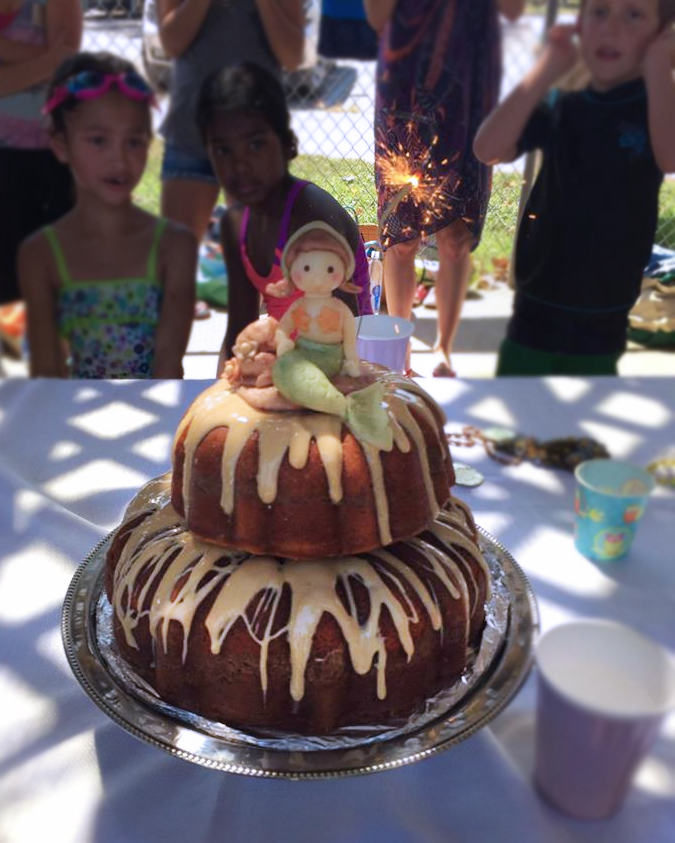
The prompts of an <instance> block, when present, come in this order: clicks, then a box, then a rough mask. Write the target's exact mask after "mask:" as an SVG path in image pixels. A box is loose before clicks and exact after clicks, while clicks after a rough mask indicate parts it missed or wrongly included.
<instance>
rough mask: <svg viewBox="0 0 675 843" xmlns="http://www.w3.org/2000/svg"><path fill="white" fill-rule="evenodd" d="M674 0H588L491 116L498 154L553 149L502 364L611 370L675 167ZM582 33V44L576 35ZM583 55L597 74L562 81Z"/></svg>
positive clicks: (520, 266) (481, 143) (520, 260)
mask: <svg viewBox="0 0 675 843" xmlns="http://www.w3.org/2000/svg"><path fill="white" fill-rule="evenodd" d="M674 17H675V0H582V4H581V10H580V13H579V17H578V20H577V22H576V24H575V25H572V26H560V25H559V26H554V27H553V28H552V29H551V30H550V32H549V34H548V39H547V42H546V45H545V46H544V49H543V52H542V54H541V56H540V57H539V60H538V61H537V63H536V64H535V66H534V67H533V69H532V70H531V71H530V72H529V73H528V75H527V76H526V77H525V78H524V79H523V80H522V81H521V83H520V84H519V85H518V86H517V87H516V88H515V89H514V90H513V91H512V93H511V94H510V95H509V96H508V97H507V98H506V99H505V100H504V101H503V102H502V103H501V105H499V106H498V107H497V109H495V111H493V112H492V113H491V114H490V116H489V117H488V118H487V119H486V120H485V121H484V123H483V124H482V126H481V128H480V129H479V131H478V134H477V135H476V139H475V143H474V152H475V154H476V156H477V157H478V158H479V159H480V160H482V161H484V162H485V163H488V164H496V163H499V162H505V161H513V160H514V159H515V158H517V157H518V156H519V155H522V154H523V153H524V152H527V151H530V150H533V149H541V150H542V153H543V161H542V166H541V169H540V171H539V174H538V176H537V178H536V180H535V184H534V186H533V188H532V192H531V194H530V197H529V199H528V202H527V205H526V207H525V210H524V213H523V217H522V222H521V224H520V228H519V231H518V235H517V241H516V251H515V278H516V295H515V299H514V309H513V315H512V317H511V320H510V322H509V326H508V329H507V337H506V339H505V340H504V342H503V343H502V346H501V348H500V353H499V361H498V367H497V374H498V375H553V374H561V375H611V374H616V373H617V363H618V360H619V358H620V357H621V354H622V353H623V351H624V349H625V345H626V332H627V328H628V314H629V311H630V310H631V308H632V307H633V305H634V303H635V301H636V299H637V297H638V295H639V293H640V287H641V283H642V275H643V269H644V267H645V266H646V265H647V263H648V262H649V258H650V254H651V250H652V245H653V240H654V234H655V231H656V224H657V219H658V196H659V189H660V186H661V182H662V180H663V174H664V173H668V172H673V171H675V84H674V83H673V61H674V59H675V30H673V26H672V20H673V18H674ZM577 36H578V42H579V44H578V46H577V43H576V38H577ZM579 55H580V56H581V58H582V59H583V61H584V63H585V65H586V68H587V70H588V73H589V75H590V85H589V86H588V87H587V88H586V89H585V90H581V91H568V92H561V91H558V90H555V89H553V90H550V91H549V89H550V88H551V86H553V85H554V83H555V82H556V81H558V80H559V79H561V77H562V76H564V75H565V74H566V73H567V72H568V71H569V70H570V69H571V68H572V67H573V65H575V63H576V62H577V59H578V57H579Z"/></svg>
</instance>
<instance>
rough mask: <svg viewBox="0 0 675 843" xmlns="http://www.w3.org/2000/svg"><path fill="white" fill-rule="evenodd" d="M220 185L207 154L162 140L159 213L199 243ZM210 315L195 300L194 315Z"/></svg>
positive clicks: (202, 304)
mask: <svg viewBox="0 0 675 843" xmlns="http://www.w3.org/2000/svg"><path fill="white" fill-rule="evenodd" d="M219 192H220V187H219V185H218V181H217V179H216V175H215V173H214V171H213V167H212V166H211V162H210V161H209V159H208V158H198V157H194V156H192V155H189V154H187V153H184V152H181V150H179V149H177V148H176V147H174V146H172V145H171V144H166V145H165V147H164V158H163V160H162V193H161V198H160V207H161V214H162V216H164V217H167V219H170V220H174V221H175V222H179V223H182V224H183V225H186V226H187V227H188V228H189V229H191V230H192V232H193V233H194V235H195V237H196V238H197V242H198V243H201V242H202V240H203V239H204V235H205V234H206V231H207V229H208V225H209V220H210V219H211V214H212V213H213V209H214V207H215V205H216V202H217V201H218V193H219ZM209 315H210V311H209V308H208V305H207V304H206V303H205V302H203V301H197V303H196V304H195V318H196V319H203V318H205V317H207V316H209Z"/></svg>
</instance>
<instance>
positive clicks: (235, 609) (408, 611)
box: [112, 475, 485, 701]
mask: <svg viewBox="0 0 675 843" xmlns="http://www.w3.org/2000/svg"><path fill="white" fill-rule="evenodd" d="M446 511H447V517H445V516H444V518H443V519H442V521H438V522H435V523H434V524H433V525H432V526H431V527H430V528H429V529H430V530H432V531H433V532H437V534H438V535H439V537H441V538H442V540H443V541H444V542H445V543H447V550H446V552H445V553H443V552H441V551H439V550H438V549H437V548H436V547H434V546H433V545H432V544H430V543H429V542H426V541H424V540H423V539H421V538H416V539H414V540H413V545H414V547H415V549H416V551H417V552H418V554H420V555H421V556H422V557H423V559H424V564H425V565H426V566H427V568H428V569H429V570H430V571H432V572H433V574H435V576H436V577H437V578H438V581H440V583H441V584H442V586H443V587H444V588H445V589H446V591H447V593H448V594H450V595H451V597H452V598H453V600H456V601H460V602H461V603H463V604H464V606H465V607H466V614H467V615H468V608H469V607H468V603H469V594H468V589H467V586H466V583H465V572H464V568H465V563H464V562H463V560H462V559H461V555H460V553H458V552H457V550H456V549H455V548H456V547H457V548H461V549H462V550H463V551H465V552H467V553H469V554H470V555H471V557H472V559H473V560H475V562H476V563H477V564H478V565H481V566H483V567H484V565H485V563H484V561H483V559H482V556H481V553H480V551H479V549H478V547H477V546H476V544H475V542H473V541H472V540H471V538H470V535H471V530H470V528H468V527H467V524H466V515H467V513H468V510H466V507H464V506H463V504H461V503H460V502H459V501H457V500H456V499H454V498H453V499H452V500H451V503H450V505H449V507H448V509H447V510H446ZM144 513H147V517H146V518H145V519H144V520H143V521H142V522H141V523H140V525H139V526H138V527H136V528H135V529H134V530H133V531H132V532H131V535H130V536H129V539H128V540H127V542H126V545H125V546H124V550H123V551H122V554H121V556H120V558H119V561H118V564H117V567H116V570H115V574H114V585H113V594H112V604H113V607H114V610H115V613H116V615H117V618H118V620H119V623H120V625H121V628H122V630H123V632H124V636H125V638H126V642H127V644H128V645H129V646H130V647H133V648H137V646H138V645H137V643H136V639H135V636H134V632H135V629H136V627H137V625H138V624H139V622H140V620H141V618H142V617H143V616H147V618H148V621H149V626H150V630H151V634H152V635H153V638H154V641H155V646H156V647H159V646H161V647H162V648H163V650H164V651H165V652H166V650H167V641H168V633H169V626H170V624H171V622H172V621H177V622H178V623H179V624H180V626H181V628H182V631H183V661H184V660H185V658H186V654H187V646H188V640H189V636H190V630H191V627H192V624H193V621H194V617H195V613H196V611H197V609H198V607H199V605H200V603H201V602H202V601H203V600H205V599H206V598H207V597H208V595H209V594H211V592H213V590H214V589H215V590H216V593H217V596H216V598H215V601H214V603H213V605H212V607H211V608H210V610H209V612H208V615H207V616H206V620H205V626H206V629H207V632H208V634H209V637H210V642H211V652H212V653H214V654H218V653H219V652H220V651H221V648H222V647H223V644H224V642H225V640H226V638H227V634H228V632H229V630H230V629H231V628H232V627H233V625H234V624H235V623H236V621H237V620H239V619H242V620H243V621H244V623H245V625H246V628H247V630H248V633H249V635H250V636H251V638H252V639H253V640H255V641H256V642H257V643H258V645H259V646H260V679H261V684H262V690H263V693H265V692H266V689H267V654H268V649H269V646H270V643H271V641H272V640H273V639H274V638H275V637H276V636H287V638H288V642H289V647H290V659H291V679H290V693H291V696H292V698H293V699H294V700H296V701H299V700H301V699H302V697H303V695H304V690H305V688H304V683H305V669H306V667H307V663H308V660H309V657H310V652H311V648H312V641H313V637H314V633H315V631H316V629H317V626H318V624H319V621H320V620H321V616H322V615H323V613H324V612H327V613H328V614H330V615H332V617H333V618H334V619H335V620H336V622H337V623H338V625H339V627H340V629H341V631H342V635H343V637H344V639H345V641H346V643H347V646H348V649H349V654H350V657H351V662H352V665H353V667H354V670H355V671H356V672H357V673H358V674H365V673H367V672H368V671H369V670H370V669H371V667H372V666H373V664H375V666H376V668H377V694H378V697H379V698H380V699H384V698H385V697H386V695H387V688H386V682H385V670H386V660H387V653H386V649H385V646H384V641H383V639H382V638H381V636H380V633H379V623H380V616H381V613H382V611H383V610H384V609H385V608H386V609H387V610H388V611H389V614H390V616H391V618H392V620H393V623H394V626H395V628H396V632H397V635H398V638H399V641H400V643H401V646H402V647H403V649H404V652H405V653H406V654H407V656H408V660H410V659H411V658H412V656H413V654H414V643H413V639H412V635H411V626H412V625H414V624H415V623H416V622H417V621H418V619H419V617H418V613H417V610H416V608H415V606H414V605H413V603H412V601H411V600H410V598H409V596H408V594H409V592H410V591H412V592H414V593H415V594H416V595H417V596H418V598H419V600H420V601H421V604H422V605H423V606H424V609H425V611H426V612H427V614H428V616H429V619H430V621H431V624H432V626H433V628H434V629H435V630H437V631H439V632H440V633H441V634H442V633H443V619H442V616H441V612H440V610H439V603H438V601H437V599H436V597H435V595H434V593H432V590H431V589H430V588H429V587H428V586H427V585H426V584H425V583H423V582H422V580H421V579H420V577H418V575H417V574H416V573H415V572H414V571H413V570H412V568H411V567H410V565H408V564H406V563H405V562H403V561H402V560H400V559H399V558H397V557H396V556H395V555H394V554H393V552H392V551H391V550H388V549H387V548H381V549H379V550H376V551H373V552H370V553H368V554H367V555H364V556H346V557H334V558H328V559H322V560H321V564H320V565H318V564H316V561H317V560H300V561H296V560H280V559H277V558H274V557H270V556H249V555H246V554H241V553H239V554H232V553H228V552H227V551H226V550H224V549H223V548H221V547H218V546H216V545H212V544H209V543H206V542H203V541H200V540H198V539H195V538H194V537H193V536H192V534H191V533H190V532H189V531H188V530H187V529H186V528H185V525H184V522H183V521H182V519H181V518H180V516H179V515H178V514H177V513H176V511H175V510H174V509H173V507H172V506H171V503H170V477H169V475H164V477H162V478H158V479H157V480H155V481H153V482H152V483H150V484H148V485H147V486H145V487H144V488H143V489H142V490H141V491H140V492H139V494H138V496H137V497H136V499H135V500H134V501H132V503H131V504H130V505H129V508H128V509H127V512H126V515H125V522H127V521H129V520H131V519H132V518H134V517H136V516H138V515H141V514H144ZM469 517H470V516H469ZM123 526H124V524H123V525H122V527H123ZM354 582H356V583H359V585H360V587H364V586H365V588H367V590H368V593H369V597H370V611H369V614H368V616H367V617H366V618H365V620H363V619H361V620H362V622H361V623H360V622H359V620H358V619H357V612H356V600H355V596H354V591H353V586H352V583H354ZM284 586H287V587H288V588H289V589H290V593H291V608H290V614H289V617H288V619H287V621H285V622H284V623H281V621H282V620H283V619H280V618H278V617H277V609H278V607H279V603H280V600H281V594H282V590H283V589H284ZM338 587H339V588H340V589H341V590H342V591H343V594H344V595H346V604H347V605H346V606H345V602H343V600H341V599H340V596H339V593H338V592H339V588H338ZM261 593H262V594H263V598H262V599H260V598H258V599H257V600H256V599H255V598H256V596H257V595H260V594H261ZM250 607H254V610H253V611H252V610H251V608H250ZM467 633H468V630H467Z"/></svg>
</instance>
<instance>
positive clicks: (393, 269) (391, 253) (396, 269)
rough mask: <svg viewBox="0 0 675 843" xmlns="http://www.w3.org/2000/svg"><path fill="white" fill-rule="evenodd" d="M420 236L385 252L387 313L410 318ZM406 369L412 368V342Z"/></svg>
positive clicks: (407, 354)
mask: <svg viewBox="0 0 675 843" xmlns="http://www.w3.org/2000/svg"><path fill="white" fill-rule="evenodd" d="M419 244H420V241H419V238H415V239H414V240H407V241H406V242H405V243H396V244H395V245H393V246H389V247H388V248H387V251H386V252H385V253H384V259H383V267H384V293H385V299H386V303H387V313H388V314H389V315H390V316H400V317H401V318H402V319H410V317H411V316H412V309H413V300H414V298H415V287H416V286H417V276H416V275H415V255H416V254H417V249H418V247H419ZM405 368H406V371H407V370H409V369H410V343H408V350H407V352H406V357H405Z"/></svg>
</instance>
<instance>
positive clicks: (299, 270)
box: [267, 220, 393, 450]
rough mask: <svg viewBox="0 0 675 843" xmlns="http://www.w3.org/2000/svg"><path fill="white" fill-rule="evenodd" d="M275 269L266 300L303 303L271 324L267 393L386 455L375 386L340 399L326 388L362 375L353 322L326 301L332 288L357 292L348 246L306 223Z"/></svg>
mask: <svg viewBox="0 0 675 843" xmlns="http://www.w3.org/2000/svg"><path fill="white" fill-rule="evenodd" d="M281 266H282V269H283V271H284V275H285V278H284V279H283V280H282V281H279V282H277V283H276V284H270V285H269V286H268V287H267V292H268V293H270V294H271V295H279V296H287V295H288V294H289V292H291V290H292V288H293V287H296V288H298V289H300V290H302V291H303V292H304V296H303V297H302V298H300V299H298V300H297V301H295V302H294V303H293V304H292V305H291V306H290V308H289V309H288V310H287V311H286V313H285V314H284V315H283V316H282V318H281V319H280V321H279V323H278V326H277V330H276V355H277V359H276V362H275V363H274V365H273V367H272V380H273V381H274V385H275V386H276V388H277V390H278V391H279V392H280V393H281V394H282V395H283V396H284V397H285V398H286V399H287V400H288V401H291V402H293V403H294V404H298V405H300V406H302V407H307V408H308V409H310V410H315V411H317V412H322V413H329V414H330V415H334V416H338V417H339V418H341V419H343V420H344V421H345V422H346V423H347V425H348V426H349V427H350V428H351V430H352V432H353V433H354V434H355V435H356V436H357V438H359V439H361V440H362V441H364V442H369V443H371V444H373V445H376V446H377V447H379V448H381V449H383V450H390V449H391V447H392V446H393V433H392V430H391V426H390V424H389V418H388V415H387V411H386V409H385V407H384V405H383V403H382V401H383V398H384V386H383V385H382V384H380V383H374V384H371V385H370V386H367V387H365V388H364V389H360V390H358V391H355V392H351V393H349V394H348V395H344V394H343V393H342V392H340V390H339V389H337V388H336V387H335V386H334V385H333V384H332V383H331V381H330V379H331V378H334V377H335V376H336V375H339V374H345V375H349V376H350V377H353V378H356V377H358V376H359V374H360V371H361V370H360V364H359V359H358V357H357V354H356V320H355V319H354V316H353V315H352V313H351V311H350V310H349V308H348V307H347V305H346V304H344V302H342V301H340V299H338V298H336V297H334V296H333V295H332V293H333V291H334V290H336V289H337V288H338V287H340V288H341V289H343V290H346V291H348V292H358V288H357V287H355V286H354V285H353V284H351V283H350V279H351V276H352V275H353V273H354V255H353V252H352V250H351V248H350V246H349V244H348V242H347V241H346V240H345V238H344V237H342V235H341V234H339V232H337V231H335V230H334V229H333V228H331V227H330V226H329V225H328V224H327V223H324V222H322V221H318V220H317V221H316V222H312V223H308V224H307V225H305V226H302V228H299V229H298V230H297V231H296V232H295V234H294V235H293V236H292V237H291V238H290V239H289V240H288V243H287V244H286V248H285V249H284V253H283V255H282V260H281Z"/></svg>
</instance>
